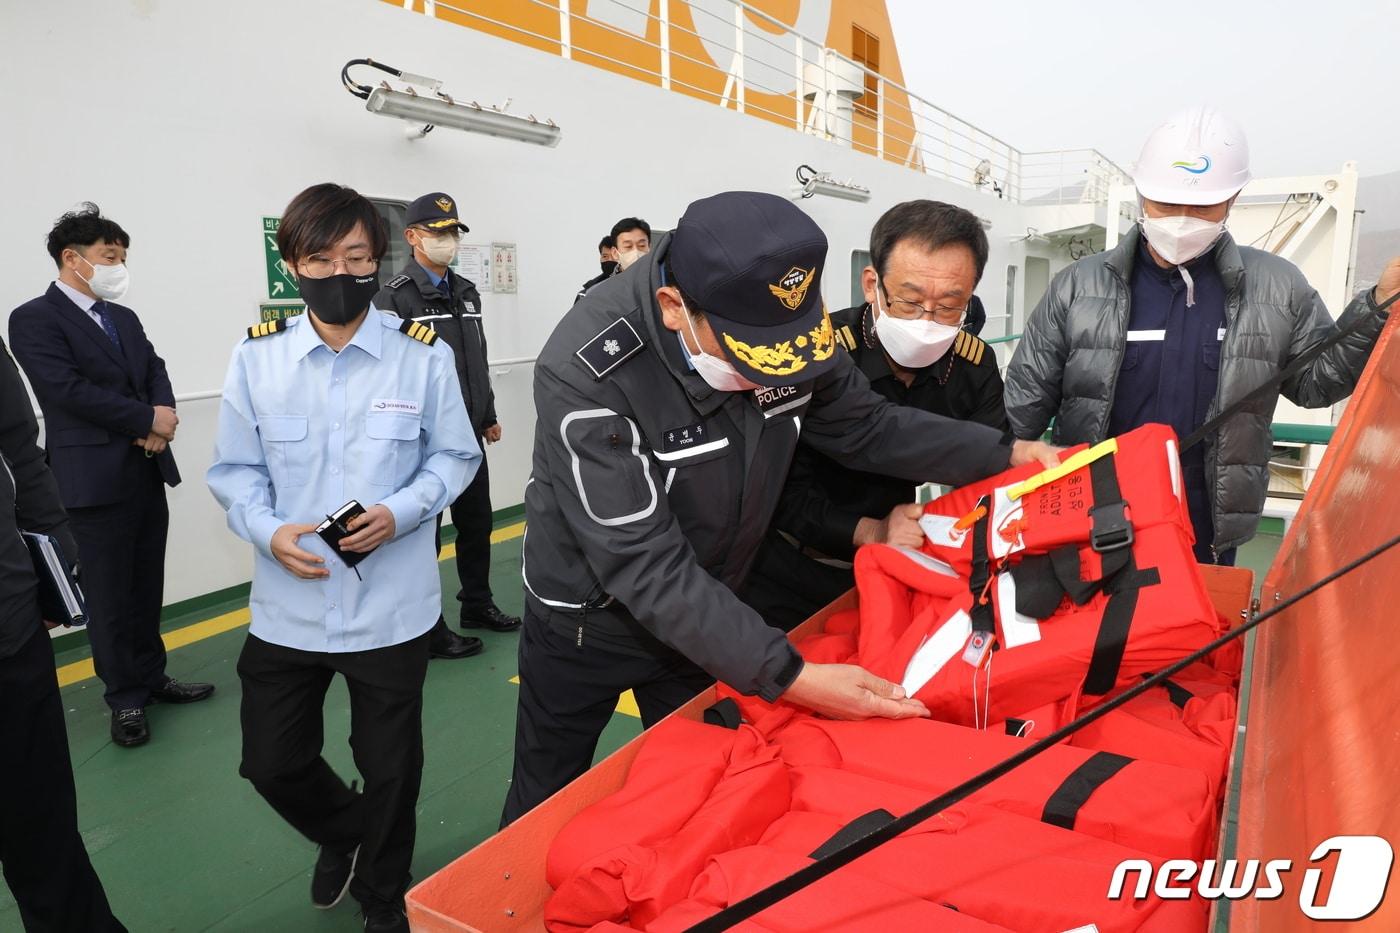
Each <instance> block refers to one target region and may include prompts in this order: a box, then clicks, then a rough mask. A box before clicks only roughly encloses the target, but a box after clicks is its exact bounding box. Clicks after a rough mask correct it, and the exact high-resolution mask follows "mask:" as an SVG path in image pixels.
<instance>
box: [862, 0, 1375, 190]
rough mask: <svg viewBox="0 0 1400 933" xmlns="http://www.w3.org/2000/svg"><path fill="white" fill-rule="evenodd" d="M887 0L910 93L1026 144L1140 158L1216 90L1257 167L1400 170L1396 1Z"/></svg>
mask: <svg viewBox="0 0 1400 933" xmlns="http://www.w3.org/2000/svg"><path fill="white" fill-rule="evenodd" d="M887 5H888V9H889V12H890V17H891V19H892V20H893V23H894V34H895V37H896V42H897V43H898V45H899V57H900V63H901V64H902V65H903V68H904V76H905V79H906V84H907V85H908V87H909V88H910V90H912V91H914V92H915V93H917V94H919V95H920V96H921V97H924V98H926V99H927V100H928V101H929V102H930V103H933V104H935V105H937V106H939V107H942V108H943V109H944V110H947V111H950V112H951V113H953V114H954V115H956V116H958V117H961V118H962V119H964V120H967V121H968V122H970V123H973V124H975V125H977V126H978V127H980V128H981V129H983V130H985V131H987V132H989V133H992V134H994V135H996V136H1000V137H1001V138H1002V139H1004V140H1006V141H1007V142H1008V143H1010V144H1011V145H1012V146H1015V147H1017V148H1019V149H1023V150H1040V149H1067V148H1084V147H1092V148H1097V149H1099V150H1100V151H1101V152H1103V153H1104V154H1105V155H1107V156H1108V157H1109V158H1111V159H1113V160H1114V161H1115V162H1117V163H1118V164H1119V165H1121V166H1123V167H1124V168H1128V167H1129V164H1130V163H1131V162H1132V161H1134V160H1135V159H1136V158H1137V154H1138V150H1139V149H1140V148H1141V146H1142V142H1143V140H1144V138H1145V137H1146V135H1147V134H1148V133H1149V132H1150V131H1151V130H1152V128H1153V127H1154V126H1155V125H1156V124H1157V123H1159V122H1161V120H1162V119H1163V118H1164V117H1166V116H1167V115H1168V114H1169V113H1171V112H1172V111H1174V110H1176V109H1179V108H1181V107H1184V106H1190V105H1191V104H1194V103H1209V104H1213V105H1214V106H1216V107H1219V108H1220V109H1222V110H1224V111H1226V112H1227V113H1230V114H1232V115H1234V116H1235V118H1236V119H1238V120H1239V121H1240V122H1241V123H1242V124H1243V125H1244V128H1245V133H1246V135H1247V137H1248V139H1249V145H1250V153H1251V160H1252V169H1253V172H1254V174H1255V175H1261V176H1265V175H1301V174H1312V173H1319V172H1331V171H1336V170H1338V169H1340V168H1341V166H1342V163H1343V162H1345V161H1346V160H1348V159H1352V160H1355V161H1356V162H1358V163H1359V169H1360V172H1361V175H1362V176H1363V177H1364V176H1367V175H1376V174H1380V173H1383V172H1391V171H1395V170H1397V169H1400V107H1397V105H1396V92H1397V89H1400V47H1396V46H1395V45H1394V44H1393V43H1394V39H1395V26H1396V24H1397V22H1400V12H1397V7H1396V5H1395V4H1394V3H1393V2H1392V0H1369V2H1363V0H1327V2H1323V0H1310V2H1299V0H1276V2H1263V0H1190V2H1173V3H1164V2H1142V0H1117V2H1112V3H1110V2H1105V0H1092V2H1080V3H1047V2H1043V0H1040V2H1032V0H975V2H963V3H956V2H954V3H948V2H942V0H937V2H935V0H887ZM1387 46H1389V47H1387Z"/></svg>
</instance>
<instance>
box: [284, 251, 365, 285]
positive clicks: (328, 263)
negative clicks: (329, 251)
mask: <svg viewBox="0 0 1400 933" xmlns="http://www.w3.org/2000/svg"><path fill="white" fill-rule="evenodd" d="M336 266H340V267H342V268H344V269H345V271H346V273H348V274H349V275H369V274H371V273H373V272H377V271H379V260H378V259H375V258H373V257H370V256H350V257H349V258H346V259H327V258H326V257H325V256H312V257H311V258H310V259H303V260H302V261H301V262H299V263H297V267H298V268H299V269H300V270H301V274H302V275H304V276H306V277H307V278H309V279H328V278H330V277H331V276H333V275H335V267H336Z"/></svg>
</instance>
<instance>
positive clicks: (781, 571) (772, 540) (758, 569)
mask: <svg viewBox="0 0 1400 933" xmlns="http://www.w3.org/2000/svg"><path fill="white" fill-rule="evenodd" d="M855 585H856V575H855V571H854V570H851V569H850V568H842V567H833V566H831V565H830V564H824V563H822V562H821V561H819V560H816V559H815V558H812V557H808V556H807V555H806V554H803V553H802V552H801V551H799V550H798V549H797V548H795V547H793V546H792V543H791V542H789V541H788V540H787V539H785V538H783V537H782V536H781V535H779V534H778V533H777V532H769V533H768V536H767V537H766V538H764V540H763V546H762V547H761V548H759V551H758V557H757V558H756V559H755V560H754V565H753V569H752V570H751V571H749V578H748V579H747V580H745V581H744V585H743V587H741V588H740V590H739V598H740V599H742V600H743V601H744V602H745V603H747V604H748V605H749V607H750V608H752V609H753V610H755V611H756V612H757V613H758V614H759V615H761V616H763V621H764V622H767V623H768V624H769V625H771V626H773V627H774V628H778V629H782V630H783V631H784V632H790V631H792V630H793V629H794V628H796V627H797V626H799V625H801V624H802V623H803V622H806V621H807V619H809V618H811V616H812V615H813V614H815V613H816V612H817V611H818V610H820V609H824V608H825V607H826V605H827V604H828V603H830V602H831V601H832V600H833V599H836V598H837V597H838V596H841V595H842V594H844V593H845V592H846V591H847V590H849V589H850V588H851V587H853V586H855Z"/></svg>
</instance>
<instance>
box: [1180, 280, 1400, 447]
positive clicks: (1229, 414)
mask: <svg viewBox="0 0 1400 933" xmlns="http://www.w3.org/2000/svg"><path fill="white" fill-rule="evenodd" d="M1397 298H1400V292H1397V293H1396V294H1394V295H1391V296H1390V297H1389V298H1387V299H1386V300H1385V301H1383V302H1381V303H1380V304H1379V305H1377V306H1376V310H1375V311H1374V312H1369V311H1368V312H1366V313H1364V314H1358V315H1357V316H1356V320H1354V321H1352V322H1351V323H1350V324H1348V325H1347V326H1346V327H1344V328H1342V329H1341V330H1339V331H1337V332H1336V333H1335V334H1333V335H1331V336H1330V337H1328V338H1327V339H1326V340H1323V341H1321V342H1320V343H1318V344H1317V345H1316V346H1313V347H1309V348H1308V349H1307V350H1304V351H1303V352H1302V353H1300V354H1298V356H1297V357H1295V358H1294V360H1293V362H1291V363H1289V364H1288V365H1287V366H1286V367H1284V369H1283V370H1281V371H1280V372H1278V373H1277V374H1275V375H1274V377H1273V378H1272V379H1270V380H1269V381H1268V382H1265V383H1264V384H1263V385H1261V386H1258V387H1257V388H1254V389H1252V390H1250V391H1249V392H1248V393H1246V394H1245V396H1244V397H1243V398H1240V399H1237V400H1235V401H1234V402H1233V403H1231V405H1230V407H1229V408H1226V409H1225V410H1224V411H1222V412H1220V414H1218V415H1216V416H1215V417H1214V418H1211V419H1210V420H1208V421H1207V422H1206V423H1205V424H1203V425H1201V426H1200V427H1199V428H1197V429H1196V430H1194V431H1192V432H1191V433H1190V434H1189V435H1187V436H1186V438H1185V439H1184V440H1183V441H1182V442H1181V452H1182V453H1186V451H1188V450H1190V449H1191V448H1192V447H1195V446H1196V445H1197V444H1199V443H1200V442H1201V441H1203V440H1205V439H1206V438H1207V437H1209V436H1210V435H1211V434H1212V433H1214V432H1215V430H1216V429H1217V428H1219V427H1220V426H1221V425H1222V424H1224V423H1225V422H1226V421H1229V420H1230V419H1231V418H1233V417H1235V415H1237V414H1239V413H1240V411H1241V410H1242V409H1243V408H1244V407H1245V406H1247V405H1249V404H1251V403H1253V402H1257V401H1259V400H1260V399H1262V398H1264V397H1265V396H1266V395H1268V394H1270V393H1271V392H1274V391H1275V390H1277V389H1278V387H1279V386H1281V385H1283V384H1284V383H1285V382H1287V381H1288V380H1289V379H1291V378H1293V377H1294V376H1296V375H1297V374H1298V373H1300V372H1302V371H1303V370H1304V369H1306V368H1307V366H1308V365H1309V364H1310V363H1312V361H1313V360H1315V359H1317V358H1318V357H1319V356H1321V355H1322V354H1324V353H1326V352H1327V351H1328V350H1330V349H1332V348H1333V347H1334V346H1336V345H1337V344H1339V343H1341V342H1342V341H1343V340H1345V339H1346V338H1348V337H1350V336H1351V335H1352V334H1354V333H1356V332H1357V331H1359V330H1360V329H1361V328H1362V326H1363V325H1367V324H1370V323H1371V314H1373V313H1374V314H1382V313H1384V311H1385V310H1386V309H1387V308H1389V307H1390V306H1391V305H1393V304H1395V300H1396V299H1397Z"/></svg>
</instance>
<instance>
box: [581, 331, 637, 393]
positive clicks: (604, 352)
mask: <svg viewBox="0 0 1400 933" xmlns="http://www.w3.org/2000/svg"><path fill="white" fill-rule="evenodd" d="M643 345H644V344H643V341H642V338H641V337H640V336H639V335H638V334H637V331H636V329H635V328H633V327H632V324H631V323H630V322H629V321H628V320H627V319H626V318H621V317H620V318H618V319H617V320H616V321H613V322H612V323H611V324H609V325H608V326H607V327H604V328H603V329H602V331H600V332H599V333H598V335H597V336H595V337H594V338H593V339H591V340H589V341H588V342H587V343H585V344H584V345H583V346H581V347H579V348H578V349H577V350H575V351H574V356H577V357H578V358H579V359H581V360H583V365H585V366H587V367H588V368H589V369H590V370H591V371H592V372H593V378H594V379H602V378H603V377H604V376H606V375H607V374H608V373H610V372H612V371H613V370H614V369H617V367H619V366H621V365H622V364H623V363H625V362H626V361H627V360H629V359H631V358H632V356H633V355H634V354H635V353H636V352H637V351H638V350H640V349H641V348H642V346H643Z"/></svg>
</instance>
